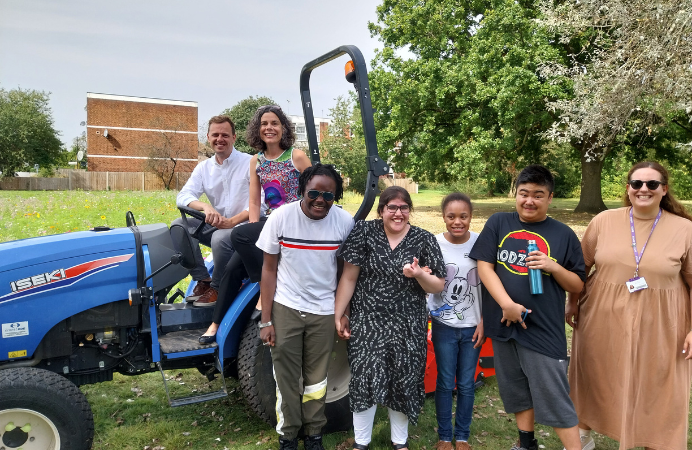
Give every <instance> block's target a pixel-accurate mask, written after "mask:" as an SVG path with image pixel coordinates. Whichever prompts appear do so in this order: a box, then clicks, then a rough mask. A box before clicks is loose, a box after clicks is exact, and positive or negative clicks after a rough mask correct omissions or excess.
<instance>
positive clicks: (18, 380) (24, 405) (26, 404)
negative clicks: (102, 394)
mask: <svg viewBox="0 0 692 450" xmlns="http://www.w3.org/2000/svg"><path fill="white" fill-rule="evenodd" d="M93 438H94V418H93V416H92V414H91V407H90V406H89V402H87V399H86V397H84V394H82V392H81V391H80V390H79V389H78V388H77V386H75V385H74V384H73V383H71V382H70V381H68V380H67V379H66V378H64V377H62V376H60V375H58V374H56V373H53V372H49V371H47V370H43V369H35V368H30V367H22V368H14V369H5V370H0V447H1V448H6V449H8V450H9V449H18V448H22V449H24V450H61V449H71V450H72V449H74V450H88V449H90V448H91V443H92V441H93Z"/></svg>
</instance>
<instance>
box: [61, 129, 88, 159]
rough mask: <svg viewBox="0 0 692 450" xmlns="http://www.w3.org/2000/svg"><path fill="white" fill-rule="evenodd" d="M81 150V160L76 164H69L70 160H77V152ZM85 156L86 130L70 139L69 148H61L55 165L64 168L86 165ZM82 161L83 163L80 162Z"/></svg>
mask: <svg viewBox="0 0 692 450" xmlns="http://www.w3.org/2000/svg"><path fill="white" fill-rule="evenodd" d="M80 151H81V152H82V161H81V162H80V163H78V164H77V165H72V166H71V165H70V164H69V163H70V162H77V154H78V153H79V152H80ZM86 157H87V137H86V131H82V133H81V134H80V135H79V136H77V137H75V138H74V139H72V145H70V147H69V148H66V149H63V151H62V152H61V153H60V160H59V161H58V163H57V165H58V166H60V167H66V168H80V166H81V165H86ZM82 163H83V164H82Z"/></svg>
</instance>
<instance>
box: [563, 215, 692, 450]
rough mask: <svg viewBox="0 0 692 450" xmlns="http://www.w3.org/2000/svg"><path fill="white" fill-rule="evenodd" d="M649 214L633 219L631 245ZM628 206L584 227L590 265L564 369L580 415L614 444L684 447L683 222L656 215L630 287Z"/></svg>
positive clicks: (687, 309)
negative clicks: (641, 284) (642, 282)
mask: <svg viewBox="0 0 692 450" xmlns="http://www.w3.org/2000/svg"><path fill="white" fill-rule="evenodd" d="M653 222H654V220H653V219H651V220H638V219H634V223H635V230H636V237H637V248H638V250H639V251H640V252H641V248H642V246H643V245H644V242H646V238H647V236H648V235H649V232H650V231H651V225H652V224H653ZM629 228H630V227H629V208H620V209H616V210H610V211H605V212H603V213H601V214H599V215H598V216H596V217H595V218H594V219H593V220H592V221H591V223H590V224H589V226H588V228H587V230H586V233H585V234H584V239H583V240H582V249H583V251H584V260H585V262H586V266H587V268H588V267H589V266H594V265H595V267H596V270H595V272H593V273H592V274H591V276H590V277H589V278H588V280H587V282H586V294H585V295H584V296H583V297H582V298H581V299H580V301H579V305H580V306H579V321H578V327H577V330H575V333H574V336H573V340H572V360H571V362H570V368H569V381H570V386H571V397H572V400H573V401H574V406H575V407H576V409H577V414H578V415H579V421H580V422H581V423H584V424H586V425H588V426H589V427H590V428H592V429H593V430H595V431H596V432H598V433H601V434H605V435H606V436H609V437H611V438H613V439H615V440H617V441H619V442H620V449H621V450H624V449H629V448H632V447H652V448H654V449H657V450H668V449H669V450H683V449H686V448H687V427H688V423H687V421H688V420H687V418H688V413H689V402H690V381H691V380H692V376H691V375H692V365H691V361H685V356H686V355H685V354H683V353H682V348H683V344H684V341H685V336H686V335H687V333H688V332H689V331H690V330H691V329H692V328H691V322H692V318H691V315H692V307H691V302H690V289H689V286H692V248H691V247H692V222H690V221H689V220H687V219H683V218H681V217H678V216H676V215H674V214H670V213H667V212H665V211H664V212H663V215H662V216H661V220H660V221H659V223H658V226H657V227H656V229H655V230H654V233H653V235H652V236H651V239H650V240H649V244H648V245H647V247H646V251H645V253H644V256H643V258H642V260H641V263H640V265H639V276H643V277H645V279H646V282H647V284H648V285H649V288H648V289H645V290H643V291H639V292H635V293H632V294H631V293H629V291H628V290H627V287H626V286H625V282H626V281H627V280H629V279H630V278H632V277H633V276H634V269H635V266H636V265H635V262H634V253H633V251H632V236H631V233H630V229H629Z"/></svg>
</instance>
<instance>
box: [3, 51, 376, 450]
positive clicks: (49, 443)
mask: <svg viewBox="0 0 692 450" xmlns="http://www.w3.org/2000/svg"><path fill="white" fill-rule="evenodd" d="M343 54H348V55H350V57H351V59H352V62H349V64H347V76H346V78H347V80H348V81H349V82H351V83H353V84H354V85H355V88H356V90H357V91H358V96H359V101H360V107H361V114H362V118H363V126H364V133H365V139H366V145H367V151H368V157H367V161H366V163H367V165H368V170H369V172H368V177H367V186H366V195H365V197H364V200H363V204H362V205H361V207H360V209H359V210H358V212H357V214H356V218H357V219H364V218H365V216H367V214H368V213H369V211H370V209H371V208H372V205H373V202H374V200H375V196H376V193H377V180H378V177H379V176H380V175H384V174H386V173H387V172H388V167H387V166H386V164H385V163H384V162H383V161H382V160H381V159H380V158H379V156H378V153H377V143H376V140H375V129H374V124H373V114H372V106H371V103H370V90H369V89H370V88H369V84H368V77H367V71H366V68H365V67H366V66H365V61H364V59H363V56H362V54H361V53H360V51H359V50H358V49H357V48H356V47H354V46H342V47H339V48H337V49H335V50H333V51H331V52H329V53H327V54H326V55H323V56H321V57H320V58H317V59H315V60H313V61H311V62H309V63H308V64H306V65H305V66H304V67H303V70H302V72H301V76H300V89H301V98H302V103H303V111H304V114H305V122H306V128H307V133H308V141H309V152H310V155H311V158H312V160H313V162H317V161H319V158H320V154H319V150H318V146H317V136H316V133H315V127H314V117H313V111H312V101H311V98H310V88H309V80H310V74H311V72H312V70H313V69H315V68H316V67H318V66H320V65H322V64H325V63H327V62H329V61H331V60H333V59H336V58H338V57H339V56H341V55H343ZM348 67H350V70H349V69H348ZM182 214H183V217H186V215H187V214H189V215H193V216H196V217H200V214H201V213H199V212H198V211H193V210H186V209H185V208H183V209H182ZM127 225H128V226H127V227H125V228H115V229H111V228H108V227H96V228H94V229H92V230H89V231H83V232H77V233H69V234H62V235H53V236H45V237H37V238H31V239H24V240H19V241H14V242H6V243H2V244H0V326H1V328H2V335H1V337H0V448H2V449H5V450H10V449H20V448H21V449H23V450H31V449H39V450H48V449H52V450H60V449H62V450H68V449H69V450H85V449H89V448H91V444H92V440H93V434H94V422H93V417H92V412H91V408H90V406H89V403H88V402H87V400H86V398H85V396H84V395H83V394H82V392H81V391H80V390H79V389H78V386H81V385H84V384H91V383H100V382H107V381H110V380H112V379H113V374H114V373H116V372H117V373H121V374H124V375H139V374H143V373H147V372H152V371H160V372H161V373H162V375H163V371H164V370H169V369H183V368H197V369H198V370H200V371H201V372H202V373H204V374H206V375H207V376H208V377H209V378H210V379H211V378H213V377H215V376H218V377H219V378H220V380H221V382H222V383H221V384H222V387H221V389H220V390H218V391H215V392H208V393H205V394H201V395H194V396H189V397H183V398H172V397H171V396H170V395H169V397H168V398H169V403H170V405H171V406H182V405H188V404H191V403H196V402H201V401H206V400H212V399H216V398H221V397H224V396H226V387H225V382H223V380H224V379H225V377H226V376H235V377H238V378H239V380H240V384H241V387H242V390H243V393H244V395H245V397H246V400H247V403H248V405H249V406H250V407H251V408H252V409H253V410H254V411H255V412H256V413H257V414H258V415H259V416H260V417H262V418H263V419H265V420H266V421H267V422H270V423H272V422H273V423H276V417H275V413H274V404H275V401H276V396H275V395H276V394H275V384H274V379H273V376H272V366H271V355H270V353H269V350H267V349H266V347H264V346H262V345H261V341H260V339H259V331H258V329H257V326H256V324H257V322H258V320H259V311H257V310H256V309H255V307H256V304H257V300H258V297H259V286H258V285H257V284H253V283H249V282H248V283H246V284H245V285H244V286H243V287H242V288H241V290H240V292H239V293H238V295H237V297H236V299H235V301H234V302H233V304H232V306H231V307H230V309H229V310H228V312H227V313H226V316H225V317H224V319H223V322H222V323H221V325H220V327H219V331H218V334H217V342H216V343H213V344H211V345H200V344H199V343H198V340H197V338H198V337H199V335H200V334H202V332H203V330H204V329H206V327H207V326H208V325H209V323H210V322H211V313H212V311H211V310H212V309H213V308H195V307H192V306H191V305H190V304H187V303H185V302H182V303H175V302H174V300H175V298H176V297H178V296H182V295H184V294H182V292H180V291H178V292H172V291H173V287H174V286H175V285H176V284H177V283H178V282H179V281H180V280H182V279H184V278H185V277H186V276H187V275H188V273H189V272H188V269H189V268H190V267H192V264H193V258H192V256H191V248H192V245H197V242H196V241H194V240H193V238H194V236H195V233H193V235H192V237H191V236H190V234H189V233H188V230H187V229H185V228H184V227H182V226H173V227H171V228H170V229H169V228H168V226H167V225H166V224H151V225H136V223H135V220H134V218H133V217H132V215H131V213H128V214H127ZM197 231H198V232H201V231H200V230H197ZM337 341H338V339H337ZM333 355H334V356H333V360H332V362H331V367H330V371H329V375H328V379H329V385H328V394H327V415H328V421H329V423H328V425H327V428H326V429H325V430H324V431H325V432H330V431H336V430H343V429H348V428H349V427H350V426H351V414H350V412H349V407H348V381H349V379H350V372H349V367H348V360H347V357H346V344H345V342H343V341H338V342H337V344H336V345H335V348H334V354H333ZM162 378H163V384H164V388H165V389H166V393H167V394H168V393H169V391H168V386H166V377H165V376H163V377H162Z"/></svg>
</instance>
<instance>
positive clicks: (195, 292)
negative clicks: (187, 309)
mask: <svg viewBox="0 0 692 450" xmlns="http://www.w3.org/2000/svg"><path fill="white" fill-rule="evenodd" d="M209 289H211V281H198V282H197V284H196V285H195V287H194V289H192V295H190V296H188V297H186V298H185V301H186V302H188V303H190V302H195V301H197V300H199V298H200V297H201V296H203V295H204V293H205V292H207V291H208V290H209Z"/></svg>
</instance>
